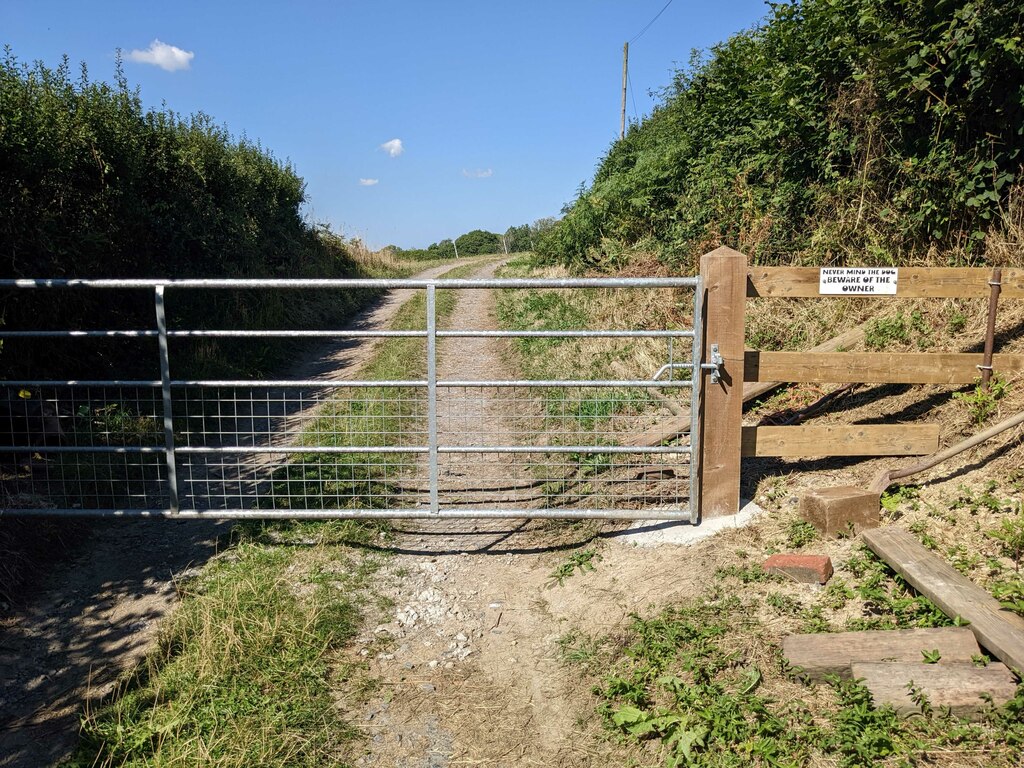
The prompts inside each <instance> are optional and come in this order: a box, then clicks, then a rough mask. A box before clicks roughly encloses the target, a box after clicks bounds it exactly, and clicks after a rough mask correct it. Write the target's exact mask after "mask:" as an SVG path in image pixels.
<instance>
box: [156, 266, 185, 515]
mask: <svg viewBox="0 0 1024 768" xmlns="http://www.w3.org/2000/svg"><path fill="white" fill-rule="evenodd" d="M153 291H154V294H153V297H154V304H155V307H156V328H157V333H158V334H159V339H158V340H159V345H160V388H161V391H162V393H163V400H164V456H165V458H166V461H167V497H168V502H169V505H170V511H171V514H172V515H176V514H178V511H179V510H180V509H181V506H180V503H179V500H178V468H177V464H176V462H175V455H174V418H173V415H172V412H171V361H170V352H169V350H168V346H167V314H166V312H165V311H164V286H162V285H158V286H156V287H155V288H154V289H153Z"/></svg>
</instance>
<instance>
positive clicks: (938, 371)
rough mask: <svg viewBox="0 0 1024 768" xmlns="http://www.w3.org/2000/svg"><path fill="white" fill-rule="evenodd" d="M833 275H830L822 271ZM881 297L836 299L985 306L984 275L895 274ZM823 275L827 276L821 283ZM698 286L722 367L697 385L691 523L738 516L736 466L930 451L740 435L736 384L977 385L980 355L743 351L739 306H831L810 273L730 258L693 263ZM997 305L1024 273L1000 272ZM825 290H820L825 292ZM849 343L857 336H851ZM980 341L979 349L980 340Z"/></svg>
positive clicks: (1006, 361) (903, 435)
mask: <svg viewBox="0 0 1024 768" xmlns="http://www.w3.org/2000/svg"><path fill="white" fill-rule="evenodd" d="M825 269H832V268H825ZM896 273H897V274H896V275H895V276H893V277H894V278H895V280H894V282H895V286H892V285H890V286H888V288H889V289H890V290H888V291H887V292H885V293H882V292H881V291H880V292H879V293H868V294H859V293H857V294H843V296H848V297H851V298H864V299H874V300H879V299H883V300H884V299H892V298H987V297H988V296H989V295H990V293H991V290H992V289H991V284H990V281H991V280H992V274H993V273H992V270H991V269H989V268H972V267H962V268H961V267H956V268H928V267H899V268H897V270H896ZM827 274H828V273H826V275H827ZM701 275H702V276H703V278H704V291H705V295H704V298H703V300H704V311H705V317H706V318H707V322H706V324H705V339H704V341H705V344H704V348H705V359H704V361H703V362H705V363H708V362H710V345H711V344H717V345H718V348H719V352H720V354H721V356H722V358H723V359H724V363H722V365H721V369H720V372H721V378H720V380H719V382H718V383H716V384H712V383H711V381H710V378H705V380H704V386H703V390H702V398H701V411H702V413H701V420H700V422H701V428H702V434H701V436H700V438H701V455H700V456H699V457H694V460H695V461H700V463H701V466H700V472H701V478H702V479H701V490H700V499H699V500H698V504H697V506H698V509H699V514H700V515H701V516H703V517H717V516H721V515H731V514H735V513H736V511H737V510H738V509H739V503H740V498H739V485H740V459H741V457H744V456H745V457H766V456H772V457H787V458H796V457H821V456H913V455H924V454H930V453H933V452H935V451H936V450H938V445H939V427H938V425H935V424H923V425H922V424H914V425H902V424H896V425H889V424H887V425H863V424H850V425H827V426H817V425H815V426H748V427H744V426H742V404H743V400H744V382H747V384H746V387H747V389H748V390H750V389H751V387H754V388H767V387H768V386H769V383H811V382H815V383H832V384H848V383H866V384H943V385H962V384H970V383H972V382H973V381H975V380H977V379H978V377H979V366H980V365H981V363H982V354H981V353H950V352H935V353H891V352H878V353H867V352H837V351H835V350H836V349H838V348H841V347H837V346H831V347H828V346H827V345H826V346H825V348H818V349H816V350H814V351H810V352H770V351H761V350H744V348H743V334H744V318H745V316H746V299H748V298H761V297H775V298H794V299H795V298H805V299H809V298H835V296H833V295H823V294H822V292H821V291H822V281H821V280H822V272H821V268H818V267H755V268H750V269H748V267H747V261H746V257H745V256H744V255H743V254H742V253H739V252H737V251H734V250H732V249H731V248H719V249H717V250H715V251H712V252H711V253H709V254H706V255H705V256H703V257H702V258H701ZM1000 283H1001V294H1000V298H1003V299H1022V298H1024V269H1003V270H1002V278H1001V280H1000ZM826 287H827V286H826ZM857 337H858V339H859V338H862V337H863V333H862V332H861V331H860V330H858V332H857ZM979 341H980V339H979ZM992 365H993V368H994V370H996V371H997V372H1000V373H1019V372H1022V371H1024V355H1019V354H997V355H995V356H994V358H993V363H992Z"/></svg>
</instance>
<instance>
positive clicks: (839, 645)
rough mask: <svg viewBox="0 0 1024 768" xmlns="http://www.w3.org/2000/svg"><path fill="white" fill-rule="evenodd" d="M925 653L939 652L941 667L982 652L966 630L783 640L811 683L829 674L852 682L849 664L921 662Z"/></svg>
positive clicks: (826, 634) (879, 632) (877, 632)
mask: <svg viewBox="0 0 1024 768" xmlns="http://www.w3.org/2000/svg"><path fill="white" fill-rule="evenodd" d="M923 651H938V652H939V655H940V658H939V663H940V664H949V663H952V662H957V661H959V662H967V663H969V662H970V661H971V658H972V657H974V656H976V655H978V654H980V653H981V649H980V648H978V641H977V640H975V639H974V633H973V632H971V630H969V629H967V627H938V628H931V627H930V628H927V629H891V630H868V631H864V632H823V633H820V634H813V635H789V636H788V637H784V638H783V639H782V653H783V655H784V656H785V657H786V660H787V661H788V662H789V663H790V665H791V666H793V667H799V668H800V670H801V674H802V675H803V676H804V677H806V678H807V679H808V680H824V679H825V678H826V677H827V676H828V675H838V676H839V677H842V678H846V679H850V677H851V673H850V665H851V664H853V663H854V662H857V661H908V662H916V663H920V662H922V661H923V660H924V655H923Z"/></svg>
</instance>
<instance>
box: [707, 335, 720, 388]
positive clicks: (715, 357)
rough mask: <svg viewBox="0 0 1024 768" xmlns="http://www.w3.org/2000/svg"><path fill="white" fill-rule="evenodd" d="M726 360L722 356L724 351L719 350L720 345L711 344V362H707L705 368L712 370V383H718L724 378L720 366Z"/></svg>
mask: <svg viewBox="0 0 1024 768" xmlns="http://www.w3.org/2000/svg"><path fill="white" fill-rule="evenodd" d="M724 362H725V358H723V357H722V353H721V352H719V351H718V345H717V344H712V345H711V362H710V363H705V365H704V368H706V369H708V370H709V371H711V383H712V384H717V383H718V382H719V381H721V380H722V373H721V371H720V370H719V366H720V365H722V363H724Z"/></svg>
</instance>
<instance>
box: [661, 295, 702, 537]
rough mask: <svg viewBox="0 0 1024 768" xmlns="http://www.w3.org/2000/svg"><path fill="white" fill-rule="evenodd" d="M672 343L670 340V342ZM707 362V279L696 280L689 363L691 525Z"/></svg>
mask: <svg viewBox="0 0 1024 768" xmlns="http://www.w3.org/2000/svg"><path fill="white" fill-rule="evenodd" d="M669 341H670V342H671V339H669ZM703 359H704V279H703V278H702V277H699V276H698V277H697V285H695V286H694V288H693V347H692V354H691V357H690V360H691V361H692V363H693V367H692V368H691V370H690V522H691V523H692V524H693V525H697V524H698V523H699V522H700V512H701V509H700V501H701V482H700V479H701V460H702V458H703V457H702V455H701V453H702V450H701V445H702V444H703V440H704V436H703V435H702V434H701V430H702V429H703V428H704V423H703V419H702V418H701V415H702V414H701V403H702V402H703V401H702V398H701V382H702V381H703V380H704V370H703V369H702V368H701V362H702V361H703Z"/></svg>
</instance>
